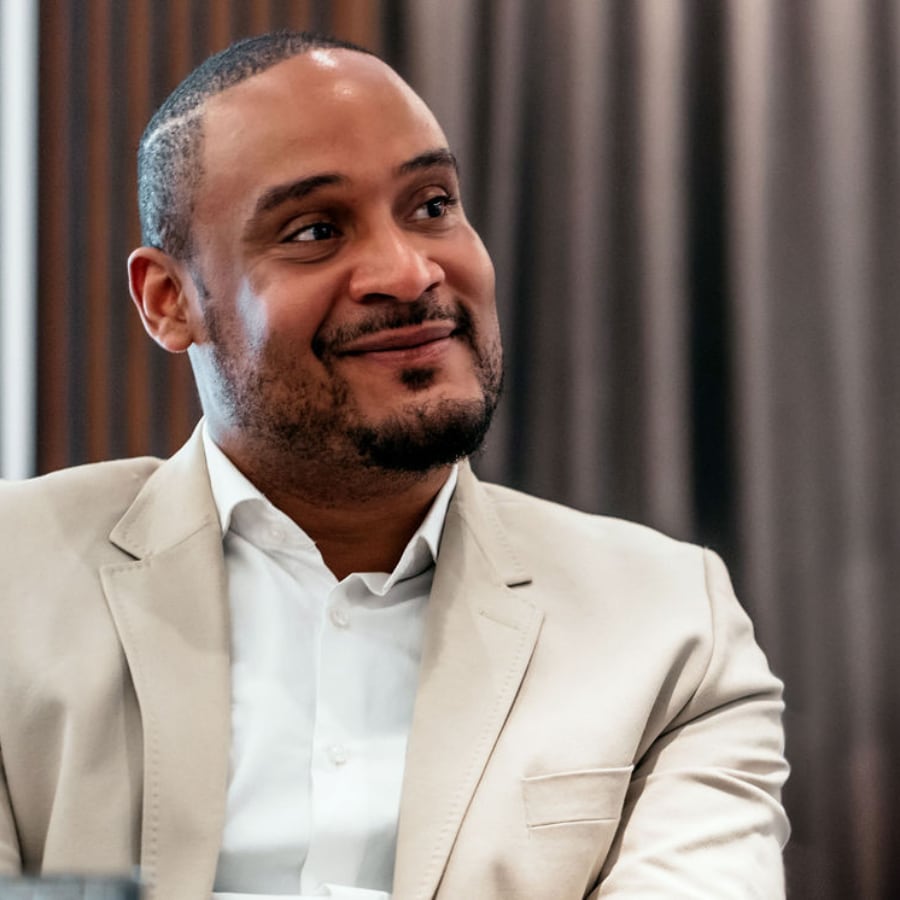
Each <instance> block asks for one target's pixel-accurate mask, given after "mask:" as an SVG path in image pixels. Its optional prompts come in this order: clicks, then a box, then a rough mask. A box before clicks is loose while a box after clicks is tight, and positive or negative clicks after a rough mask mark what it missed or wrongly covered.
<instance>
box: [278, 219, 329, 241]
mask: <svg viewBox="0 0 900 900" xmlns="http://www.w3.org/2000/svg"><path fill="white" fill-rule="evenodd" d="M336 237H340V232H338V230H337V228H335V227H334V225H332V224H331V223H330V222H313V223H312V224H311V225H304V226H303V227H302V228H300V229H298V230H297V231H295V232H293V233H292V234H291V235H289V236H288V237H287V239H286V240H288V241H296V242H312V241H330V240H333V239H334V238H336Z"/></svg>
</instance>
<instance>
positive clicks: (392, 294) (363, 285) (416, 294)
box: [350, 224, 444, 303]
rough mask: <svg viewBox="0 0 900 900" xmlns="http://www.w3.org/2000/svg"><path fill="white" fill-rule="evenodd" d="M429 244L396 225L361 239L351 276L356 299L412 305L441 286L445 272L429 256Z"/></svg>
mask: <svg viewBox="0 0 900 900" xmlns="http://www.w3.org/2000/svg"><path fill="white" fill-rule="evenodd" d="M427 241H428V239H427V238H424V237H422V236H420V235H411V234H408V233H407V232H405V231H404V230H403V229H402V228H400V227H398V226H397V225H396V224H392V225H391V226H387V227H381V228H379V229H378V231H377V233H374V232H373V233H372V234H371V235H370V236H369V237H368V238H366V239H360V241H359V245H358V248H357V256H356V259H355V261H354V266H353V271H352V273H351V276H350V296H351V297H352V299H353V300H355V301H356V302H357V303H364V302H367V301H372V300H384V299H389V300H397V301H400V302H402V303H412V302H413V301H414V300H418V299H419V298H420V297H421V296H422V295H423V294H424V293H425V292H426V291H428V290H431V289H432V288H435V287H437V286H438V285H439V284H440V283H441V282H442V281H443V280H444V270H443V269H442V268H441V266H440V265H439V264H438V263H437V262H435V260H434V259H432V258H431V256H430V255H429V252H428V251H429V249H430V248H429V247H428V246H427Z"/></svg>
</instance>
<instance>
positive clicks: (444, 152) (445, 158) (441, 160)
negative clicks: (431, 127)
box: [397, 147, 459, 175]
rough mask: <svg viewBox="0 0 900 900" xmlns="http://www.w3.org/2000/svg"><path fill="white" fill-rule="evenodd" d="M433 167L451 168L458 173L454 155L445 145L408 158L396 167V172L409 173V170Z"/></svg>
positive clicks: (457, 164) (399, 173)
mask: <svg viewBox="0 0 900 900" xmlns="http://www.w3.org/2000/svg"><path fill="white" fill-rule="evenodd" d="M435 167H441V168H445V169H453V171H454V172H455V173H456V174H457V175H458V174H459V163H457V161H456V157H455V156H454V155H453V154H452V153H451V152H450V151H449V150H448V149H447V148H446V147H438V148H437V149H436V150H426V151H425V153H420V154H419V155H418V156H414V157H413V158H412V159H408V160H407V161H406V162H405V163H401V164H400V165H399V166H398V167H397V174H398V175H409V174H410V173H411V172H417V171H419V169H433V168H435Z"/></svg>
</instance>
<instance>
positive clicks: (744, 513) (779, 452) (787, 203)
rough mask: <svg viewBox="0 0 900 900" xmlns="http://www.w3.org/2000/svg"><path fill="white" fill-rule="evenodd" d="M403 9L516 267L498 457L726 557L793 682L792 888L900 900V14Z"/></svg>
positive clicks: (440, 107) (642, 0) (484, 219)
mask: <svg viewBox="0 0 900 900" xmlns="http://www.w3.org/2000/svg"><path fill="white" fill-rule="evenodd" d="M404 11H406V12H408V18H407V20H406V22H407V30H406V40H407V41H408V43H409V49H410V55H409V56H407V57H406V60H405V62H406V65H407V72H406V74H407V75H408V77H409V78H410V79H411V81H412V83H413V84H414V85H416V86H417V88H418V89H419V90H421V91H422V93H423V95H424V96H425V98H426V100H428V101H429V102H430V103H431V104H432V105H433V107H434V108H435V109H436V111H437V112H438V115H439V117H440V118H441V119H442V121H443V122H444V123H445V124H446V125H447V130H448V133H449V134H450V138H451V141H452V142H453V143H454V144H455V145H456V146H458V147H459V148H460V155H461V158H462V159H463V160H464V166H463V174H464V192H465V194H466V203H467V207H468V209H469V211H470V214H471V216H472V218H473V219H474V220H475V222H476V224H477V226H478V227H479V228H480V230H481V232H482V234H483V236H484V237H485V240H486V243H487V244H488V247H489V249H490V250H491V252H492V255H493V257H494V260H495V262H496V264H497V269H498V275H499V281H498V300H499V305H500V310H501V317H502V324H503V327H504V334H505V344H506V348H507V362H508V372H507V385H508V393H507V397H506V401H505V408H504V409H503V410H502V411H501V413H500V418H499V422H498V427H497V429H496V430H495V432H494V435H493V438H492V440H491V442H490V444H489V447H488V449H487V451H486V453H485V455H484V457H483V458H482V460H481V461H480V463H479V467H480V470H481V471H482V472H483V473H484V474H486V475H488V476H489V477H493V478H497V479H499V480H504V481H507V482H510V481H511V482H512V483H514V484H517V485H519V486H521V487H524V488H525V489H527V490H530V491H533V492H535V493H538V494H541V495H544V496H548V497H551V498H553V499H558V500H561V501H563V502H566V503H571V504H574V505H575V506H579V507H581V508H585V509H589V510H592V511H597V512H605V513H608V514H613V515H623V516H627V517H629V518H636V519H639V520H641V521H645V522H648V523H650V524H653V525H655V526H657V527H659V528H662V529H663V530H665V531H668V532H669V533H672V534H674V535H676V536H679V537H682V538H685V539H690V540H699V541H702V542H704V543H709V544H712V545H713V546H715V547H716V548H717V549H719V550H721V551H723V552H724V554H725V555H726V557H727V558H728V561H729V563H730V565H731V568H732V570H733V572H734V575H735V580H736V583H737V585H738V588H739V592H740V594H741V596H742V598H743V600H744V603H745V605H746V606H747V607H748V609H749V610H750V611H751V613H752V615H753V617H754V620H755V622H756V626H757V631H758V634H759V636H760V640H761V642H762V643H763V645H764V647H765V648H766V650H767V652H768V653H769V656H770V659H771V661H772V664H773V667H774V668H775V670H776V671H777V672H779V674H781V675H782V676H783V677H784V678H785V680H786V683H787V701H788V712H787V727H788V742H789V745H788V749H789V756H790V758H791V760H792V762H793V765H794V773H793V775H792V778H791V780H790V782H789V784H788V789H787V794H786V800H787V803H788V806H789V811H790V813H791V816H792V819H793V822H794V837H793V839H792V842H791V844H790V846H789V850H788V854H787V861H788V877H789V882H790V885H791V896H792V897H794V898H806V897H808V898H810V900H812V898H816V900H831V898H833V900H839V898H841V900H843V898H846V897H854V898H857V897H858V898H881V897H888V896H891V890H892V889H895V890H896V889H897V888H898V885H900V877H898V876H900V873H898V862H897V857H898V853H897V851H898V849H900V847H898V844H900V839H898V834H900V830H898V827H897V825H898V823H897V821H896V820H897V813H896V812H895V811H894V806H895V804H894V803H893V802H892V798H893V797H894V796H895V794H896V790H894V789H895V788H896V787H897V782H898V773H897V766H896V758H897V756H898V750H900V742H898V738H900V735H898V726H897V725H896V724H895V722H896V720H897V716H896V714H895V710H896V709H897V705H896V701H897V693H898V683H900V680H898V667H897V665H896V663H895V662H894V657H895V656H896V651H895V647H894V643H895V641H896V638H897V637H898V634H900V628H898V625H900V614H898V612H897V611H896V609H895V604H894V603H893V598H894V592H895V589H894V585H895V584H896V583H897V579H898V575H900V571H898V569H900V564H898V561H897V560H898V553H897V550H896V548H897V546H898V538H900V533H898V532H900V479H898V477H897V475H896V472H895V471H894V469H895V460H897V459H898V449H900V442H898V438H900V413H898V411H900V402H898V401H900V363H898V354H897V352H896V347H897V346H898V339H900V311H898V304H897V302H896V299H895V298H896V296H897V288H898V286H900V278H898V274H900V272H898V269H900V263H898V258H900V255H898V253H897V252H896V249H895V242H896V235H897V234H898V217H900V196H898V192H900V140H898V135H900V127H898V126H900V102H898V101H900V82H898V77H900V65H898V60H900V4H898V3H897V2H895V0H880V2H876V0H867V2H859V3H857V2H852V3H851V2H847V0H809V2H804V3H794V2H783V0H722V2H720V0H716V2H709V0H678V2H658V0H561V2H554V3H553V4H549V3H539V2H527V0H522V2H512V0H506V2H504V0H495V2H486V3H483V4H479V5H477V8H475V6H473V4H471V3H459V4H447V3H439V2H425V3H420V2H415V3H413V2H409V3H406V4H401V9H400V12H401V15H402V14H403V12H404ZM437 35H448V36H449V35H453V36H454V37H452V38H451V39H450V40H448V41H446V42H444V43H443V44H442V45H441V47H440V50H439V51H437V53H435V52H432V51H433V49H434V39H435V37H436V36H437ZM466 187H468V190H465V189H466Z"/></svg>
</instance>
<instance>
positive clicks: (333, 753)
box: [328, 744, 350, 766]
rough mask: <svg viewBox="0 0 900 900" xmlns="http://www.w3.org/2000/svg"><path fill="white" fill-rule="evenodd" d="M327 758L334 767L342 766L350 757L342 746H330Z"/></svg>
mask: <svg viewBox="0 0 900 900" xmlns="http://www.w3.org/2000/svg"><path fill="white" fill-rule="evenodd" d="M328 758H329V759H330V760H331V761H332V762H333V763H334V765H336V766H342V765H344V763H345V762H347V760H348V759H349V758H350V757H349V755H348V753H347V748H346V747H345V746H344V745H343V744H332V745H331V746H330V747H329V748H328Z"/></svg>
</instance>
